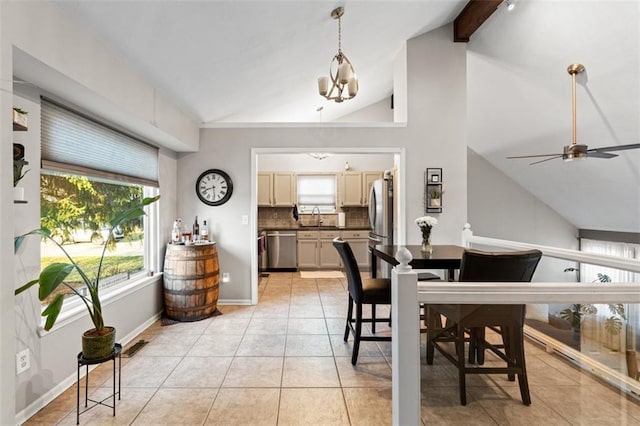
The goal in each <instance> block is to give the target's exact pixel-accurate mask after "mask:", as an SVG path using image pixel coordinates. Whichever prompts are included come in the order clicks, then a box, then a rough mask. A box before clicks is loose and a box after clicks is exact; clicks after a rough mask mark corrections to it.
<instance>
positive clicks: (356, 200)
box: [340, 172, 383, 207]
mask: <svg viewBox="0 0 640 426" xmlns="http://www.w3.org/2000/svg"><path fill="white" fill-rule="evenodd" d="M382 175H383V172H344V173H341V175H340V184H341V186H340V188H341V191H340V206H341V207H361V206H366V205H368V204H369V190H370V189H371V185H373V181H375V180H376V179H380V178H382Z"/></svg>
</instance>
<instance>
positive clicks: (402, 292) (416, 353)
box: [391, 248, 421, 426]
mask: <svg viewBox="0 0 640 426" xmlns="http://www.w3.org/2000/svg"><path fill="white" fill-rule="evenodd" d="M396 259H397V260H398V261H399V262H400V264H399V265H398V266H397V267H395V268H393V270H392V271H391V334H392V336H393V338H392V339H391V350H392V352H391V353H392V361H391V382H392V385H391V401H392V410H393V424H394V425H396V426H399V425H419V424H421V422H420V309H419V306H418V274H417V273H415V272H414V271H413V270H412V269H411V266H409V262H410V261H411V260H412V257H411V253H409V250H407V249H406V248H402V249H400V250H398V253H396Z"/></svg>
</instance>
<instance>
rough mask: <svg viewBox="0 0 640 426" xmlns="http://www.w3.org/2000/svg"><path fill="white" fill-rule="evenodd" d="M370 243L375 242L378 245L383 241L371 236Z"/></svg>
mask: <svg viewBox="0 0 640 426" xmlns="http://www.w3.org/2000/svg"><path fill="white" fill-rule="evenodd" d="M369 241H374V242H375V243H376V245H378V244H381V243H382V239H381V238H376V237H372V236H369Z"/></svg>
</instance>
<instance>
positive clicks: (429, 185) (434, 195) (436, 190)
mask: <svg viewBox="0 0 640 426" xmlns="http://www.w3.org/2000/svg"><path fill="white" fill-rule="evenodd" d="M424 190H425V194H424V200H425V211H426V212H427V213H442V194H443V193H444V191H443V190H442V169H441V168H428V169H427V171H426V172H425V174H424Z"/></svg>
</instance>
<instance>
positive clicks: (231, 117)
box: [57, 0, 466, 123]
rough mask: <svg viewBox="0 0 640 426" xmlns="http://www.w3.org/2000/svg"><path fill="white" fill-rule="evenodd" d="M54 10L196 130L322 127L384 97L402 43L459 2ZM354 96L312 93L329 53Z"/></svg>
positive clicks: (301, 1)
mask: <svg viewBox="0 0 640 426" xmlns="http://www.w3.org/2000/svg"><path fill="white" fill-rule="evenodd" d="M57 1H58V4H59V6H60V8H62V9H63V10H64V11H66V12H68V13H69V14H71V15H73V16H74V17H75V18H76V20H77V21H79V22H83V23H84V24H85V25H86V26H87V28H89V29H90V30H91V31H92V32H94V33H96V34H97V35H98V37H99V38H101V39H103V41H104V42H105V43H106V44H107V45H108V46H110V47H111V48H112V49H113V50H115V51H116V52H118V53H119V54H120V55H121V56H123V57H124V58H125V59H126V60H127V62H129V63H130V64H131V65H132V66H133V67H134V68H135V69H137V70H138V71H139V72H140V74H142V75H143V76H144V77H145V78H146V79H147V80H148V81H150V82H151V83H152V84H153V85H154V86H156V87H157V88H158V89H160V90H161V91H163V92H164V93H165V94H166V95H167V96H168V97H169V99H173V100H174V101H175V102H176V104H177V105H178V106H180V107H181V108H182V109H183V110H184V111H185V112H186V113H188V114H190V115H192V116H193V117H194V118H195V119H196V121H198V122H201V123H256V122H276V123H277V122H316V121H319V113H318V112H317V111H316V110H317V108H318V107H319V106H323V107H324V110H323V111H322V120H323V121H331V120H333V119H335V118H337V117H340V116H343V115H345V114H349V113H351V112H354V111H356V110H358V109H361V108H363V107H365V106H368V105H370V104H373V103H375V102H378V101H380V100H382V99H384V98H386V97H388V96H390V95H391V92H392V83H393V75H392V71H393V69H392V65H393V59H394V57H395V55H396V54H397V53H398V51H399V50H400V48H401V47H402V45H403V43H404V42H405V41H406V40H408V39H410V38H412V37H414V36H416V35H419V34H422V33H425V32H427V31H430V30H432V29H434V28H438V27H440V26H442V25H443V24H445V23H448V22H450V21H452V20H453V18H454V17H455V16H456V15H457V14H458V13H459V12H460V10H462V8H463V7H464V5H465V4H466V0H421V1H416V0H413V1H349V2H346V5H345V2H344V1H342V2H336V1H317V0H316V1H310V0H296V1H266V0H262V1H239V0H235V1H215V0H208V1H116V0H112V1H81V2H80V1H68V0H57ZM338 5H344V7H345V15H344V16H343V18H342V49H343V52H344V53H345V54H346V55H347V56H348V57H349V59H350V60H351V62H352V63H353V65H354V67H355V70H356V72H357V75H358V79H359V83H360V84H359V85H360V91H359V93H358V96H357V97H356V98H354V99H353V100H351V101H349V102H344V103H342V104H336V103H334V102H328V101H326V100H325V99H324V98H322V97H321V96H320V95H319V94H318V92H317V78H318V77H319V76H320V75H327V74H328V71H329V63H330V61H331V58H332V57H333V55H335V54H336V52H337V50H338V22H337V21H335V20H333V19H332V18H331V16H330V15H331V11H332V10H333V9H334V8H335V7H336V6H338Z"/></svg>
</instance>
